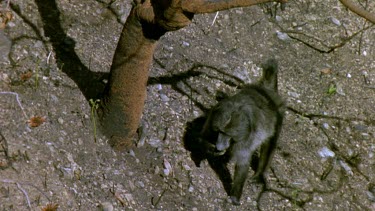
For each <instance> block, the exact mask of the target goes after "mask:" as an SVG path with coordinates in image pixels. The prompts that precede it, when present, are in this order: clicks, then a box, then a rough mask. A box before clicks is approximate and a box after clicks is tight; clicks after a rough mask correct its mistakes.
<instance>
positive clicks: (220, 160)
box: [207, 155, 232, 195]
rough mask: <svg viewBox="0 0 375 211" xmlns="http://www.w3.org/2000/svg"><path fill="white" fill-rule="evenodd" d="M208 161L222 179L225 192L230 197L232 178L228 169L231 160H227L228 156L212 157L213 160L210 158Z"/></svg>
mask: <svg viewBox="0 0 375 211" xmlns="http://www.w3.org/2000/svg"><path fill="white" fill-rule="evenodd" d="M207 160H208V163H209V164H210V166H211V168H212V169H213V170H214V171H215V173H216V174H217V176H218V177H219V178H220V180H221V182H222V183H223V186H224V189H225V191H226V192H227V194H228V195H230V190H231V185H232V177H231V175H230V171H229V169H228V167H227V164H228V162H229V158H227V156H226V155H224V156H219V157H211V158H208V159H207Z"/></svg>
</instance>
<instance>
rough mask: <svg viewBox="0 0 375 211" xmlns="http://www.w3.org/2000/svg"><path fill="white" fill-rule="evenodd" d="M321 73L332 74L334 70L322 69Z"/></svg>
mask: <svg viewBox="0 0 375 211" xmlns="http://www.w3.org/2000/svg"><path fill="white" fill-rule="evenodd" d="M320 72H321V73H323V74H330V73H331V72H332V70H331V68H324V69H321V70H320Z"/></svg>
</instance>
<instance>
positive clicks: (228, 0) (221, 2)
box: [181, 0, 288, 14]
mask: <svg viewBox="0 0 375 211" xmlns="http://www.w3.org/2000/svg"><path fill="white" fill-rule="evenodd" d="M273 1H278V2H281V3H286V2H287V1H288V0H214V1H212V0H182V2H181V7H182V10H183V11H186V12H191V13H195V14H199V13H212V12H217V11H221V10H227V9H231V8H236V7H248V6H252V5H256V4H261V3H266V2H273Z"/></svg>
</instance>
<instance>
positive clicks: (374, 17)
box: [340, 0, 375, 24]
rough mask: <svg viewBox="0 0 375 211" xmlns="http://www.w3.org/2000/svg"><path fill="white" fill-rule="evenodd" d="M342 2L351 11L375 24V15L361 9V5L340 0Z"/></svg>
mask: <svg viewBox="0 0 375 211" xmlns="http://www.w3.org/2000/svg"><path fill="white" fill-rule="evenodd" d="M340 2H341V3H342V4H343V5H344V6H346V7H347V8H348V9H349V10H350V11H352V12H354V13H355V14H357V15H359V16H361V17H362V18H364V19H366V20H368V21H370V22H371V23H373V24H375V13H370V12H369V11H367V10H365V9H363V8H361V7H360V6H359V5H357V4H355V3H353V2H352V1H351V0H340Z"/></svg>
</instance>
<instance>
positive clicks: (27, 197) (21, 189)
mask: <svg viewBox="0 0 375 211" xmlns="http://www.w3.org/2000/svg"><path fill="white" fill-rule="evenodd" d="M16 185H17V188H18V189H20V191H21V192H22V193H23V195H25V197H26V201H27V207H29V209H30V210H31V204H30V199H29V195H27V192H26V191H25V190H24V189H23V188H22V187H21V185H20V184H19V183H18V182H16Z"/></svg>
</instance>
